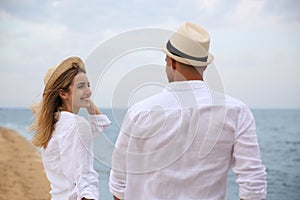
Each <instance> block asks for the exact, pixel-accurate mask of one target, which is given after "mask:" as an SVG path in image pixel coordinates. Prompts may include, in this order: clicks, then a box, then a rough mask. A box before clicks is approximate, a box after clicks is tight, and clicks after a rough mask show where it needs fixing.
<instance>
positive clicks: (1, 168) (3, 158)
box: [0, 127, 50, 200]
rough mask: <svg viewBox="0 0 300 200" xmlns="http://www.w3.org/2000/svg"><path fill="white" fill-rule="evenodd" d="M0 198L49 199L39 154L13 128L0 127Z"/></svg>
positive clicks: (47, 184) (48, 189)
mask: <svg viewBox="0 0 300 200" xmlns="http://www.w3.org/2000/svg"><path fill="white" fill-rule="evenodd" d="M0 177H1V178H0V200H4V199H22V200H27V199H28V200H29V199H30V200H34V199H35V200H44V199H50V195H49V191H50V186H49V182H48V180H47V178H46V174H45V172H44V168H43V164H42V161H41V156H40V153H39V152H38V151H37V149H36V148H35V147H34V146H33V145H32V144H31V143H30V141H28V140H26V139H25V138H23V137H21V136H20V135H19V134H18V133H17V132H15V131H14V130H10V129H7V128H3V127H0Z"/></svg>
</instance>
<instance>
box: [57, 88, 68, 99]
mask: <svg viewBox="0 0 300 200" xmlns="http://www.w3.org/2000/svg"><path fill="white" fill-rule="evenodd" d="M58 95H59V96H60V98H62V99H63V100H67V99H68V95H67V92H65V91H63V90H62V89H60V90H59V91H58Z"/></svg>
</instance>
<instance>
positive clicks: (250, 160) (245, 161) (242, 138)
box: [232, 106, 267, 200]
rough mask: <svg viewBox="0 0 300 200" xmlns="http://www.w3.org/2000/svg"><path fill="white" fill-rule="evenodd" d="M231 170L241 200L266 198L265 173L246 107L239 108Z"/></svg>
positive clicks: (251, 120) (254, 127)
mask: <svg viewBox="0 0 300 200" xmlns="http://www.w3.org/2000/svg"><path fill="white" fill-rule="evenodd" d="M232 169H233V172H234V174H235V175H236V176H237V178H236V182H237V183H238V185H239V196H240V198H241V199H245V200H246V199H252V200H254V199H255V200H259V199H265V198H266V194H267V181H266V171H265V167H264V166H263V165H262V162H261V158H260V151H259V145H258V141H257V136H256V126H255V121H254V117H253V115H252V113H251V111H250V110H249V108H247V107H246V106H244V107H242V108H241V111H240V115H239V120H238V123H237V130H236V133H235V142H234V147H233V168H232Z"/></svg>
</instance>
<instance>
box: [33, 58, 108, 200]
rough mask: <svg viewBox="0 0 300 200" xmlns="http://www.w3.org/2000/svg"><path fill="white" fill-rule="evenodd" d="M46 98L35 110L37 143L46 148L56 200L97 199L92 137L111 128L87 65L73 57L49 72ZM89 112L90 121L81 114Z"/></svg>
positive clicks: (44, 149) (43, 152) (45, 156)
mask: <svg viewBox="0 0 300 200" xmlns="http://www.w3.org/2000/svg"><path fill="white" fill-rule="evenodd" d="M44 84H45V88H44V93H43V99H42V101H41V103H40V104H39V105H38V106H35V109H33V112H34V115H35V118H34V123H33V124H32V127H31V128H32V130H33V131H34V132H35V135H34V137H33V141H32V142H33V144H34V145H36V146H38V147H42V159H43V165H44V168H45V171H46V175H47V178H48V180H49V181H50V186H51V191H50V194H51V196H52V199H53V200H66V199H80V200H82V199H98V197H99V192H98V174H97V173H96V171H95V170H94V169H93V160H94V154H93V149H92V148H93V142H92V137H93V136H95V135H97V134H98V133H100V132H103V129H104V128H105V127H107V126H108V125H109V124H110V121H109V119H108V118H107V117H106V115H102V114H101V112H100V111H99V110H98V108H97V107H96V106H95V104H94V103H93V101H92V100H91V99H90V97H91V94H92V92H91V90H90V88H89V87H90V85H89V81H88V77H87V76H86V72H85V66H84V63H83V62H82V60H81V59H80V58H78V57H70V58H68V59H66V60H64V61H63V62H61V63H60V64H59V65H57V66H55V67H54V68H51V69H49V70H48V72H47V73H46V75H45V78H44ZM80 108H86V109H87V111H88V113H89V122H88V121H87V120H86V119H84V118H83V117H80V116H79V115H77V113H78V112H79V110H80Z"/></svg>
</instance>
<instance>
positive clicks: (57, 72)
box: [45, 57, 86, 90]
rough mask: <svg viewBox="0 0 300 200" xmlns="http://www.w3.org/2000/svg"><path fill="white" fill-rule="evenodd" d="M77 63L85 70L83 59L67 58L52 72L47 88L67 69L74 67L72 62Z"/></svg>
mask: <svg viewBox="0 0 300 200" xmlns="http://www.w3.org/2000/svg"><path fill="white" fill-rule="evenodd" d="M73 63H76V64H77V65H78V66H79V67H80V68H82V69H83V70H84V71H86V69H85V65H84V63H83V61H82V60H81V59H80V58H79V57H69V58H67V59H65V60H63V61H62V62H61V63H60V64H59V65H58V66H57V67H56V68H55V70H54V72H53V73H52V74H51V76H50V78H49V80H48V81H47V83H46V85H45V90H46V89H48V88H49V87H50V86H51V85H52V84H53V83H54V82H55V81H56V80H57V79H58V77H59V76H60V75H62V74H63V73H64V72H65V71H67V70H68V69H71V68H72V64H73Z"/></svg>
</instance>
